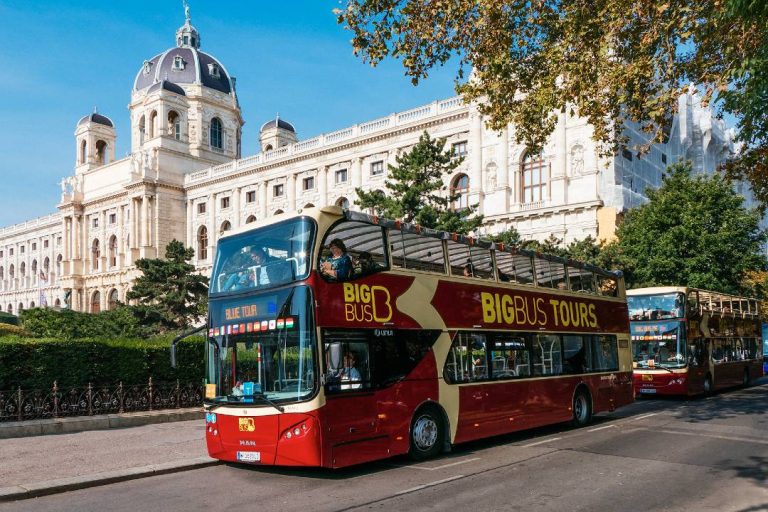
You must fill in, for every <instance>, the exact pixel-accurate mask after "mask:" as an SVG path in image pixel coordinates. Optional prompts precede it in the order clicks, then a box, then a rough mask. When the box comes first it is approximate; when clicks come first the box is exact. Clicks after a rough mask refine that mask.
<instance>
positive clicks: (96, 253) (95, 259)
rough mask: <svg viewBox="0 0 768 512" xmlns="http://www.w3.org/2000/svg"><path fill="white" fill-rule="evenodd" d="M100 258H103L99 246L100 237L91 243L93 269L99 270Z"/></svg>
mask: <svg viewBox="0 0 768 512" xmlns="http://www.w3.org/2000/svg"><path fill="white" fill-rule="evenodd" d="M99 258H101V249H100V248H99V239H98V238H97V239H96V240H94V241H93V244H91V262H92V265H93V270H99Z"/></svg>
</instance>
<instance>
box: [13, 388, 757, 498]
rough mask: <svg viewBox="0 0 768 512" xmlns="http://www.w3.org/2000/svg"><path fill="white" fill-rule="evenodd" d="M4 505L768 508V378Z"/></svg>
mask: <svg viewBox="0 0 768 512" xmlns="http://www.w3.org/2000/svg"><path fill="white" fill-rule="evenodd" d="M0 510H2V511H3V512H4V511H6V510H7V511H9V512H10V511H24V510H34V511H39V512H43V511H62V510H66V511H69V510H72V511H75V510H77V511H84V512H85V511H101V510H109V511H110V512H119V511H131V512H135V511H136V510H162V511H165V510H168V511H175V510H179V511H185V512H187V511H196V510H200V511H206V512H210V511H213V510H243V511H245V510H266V511H271V510H281V511H302V512H306V511H307V510H312V511H313V512H315V511H326V510H328V511H330V510H333V511H339V510H470V511H472V512H478V511H486V510H499V511H501V510H503V511H514V510H521V511H522V510H526V511H530V510H552V511H557V512H560V511H563V510H568V511H569V512H571V511H580V510H584V511H587V510H589V511H592V510H633V511H634V510H665V511H684V510H685V511H690V510H704V511H708V510H711V511H739V512H758V511H768V384H763V385H761V386H757V387H753V388H749V389H746V390H736V391H731V392H728V393H723V394H719V395H717V396H715V397H712V398H709V399H704V400H693V401H682V400H642V401H640V402H638V403H636V404H633V405H632V406H629V407H626V408H624V409H622V410H620V411H617V412H616V413H614V414H612V415H609V416H604V417H601V418H597V419H596V422H595V424H593V425H591V426H589V427H587V428H584V429H579V430H573V429H569V428H565V427H554V428H547V429H538V430H535V431H529V432H526V433H522V434H514V435H509V436H503V437H499V438H494V439H492V440H486V441H482V442H476V443H470V444H466V445H462V446H459V447H457V448H456V449H455V450H454V452H453V453H451V454H449V455H447V456H444V457H441V458H439V459H436V460H433V461H429V462H426V463H421V464H413V463H411V462H409V461H408V460H406V459H404V458H396V459H391V460H388V461H384V462H380V463H375V464H368V465H364V466H361V467H357V468H352V469H347V470H342V471H329V470H303V471H300V470H288V469H274V468H272V469H270V468H257V467H243V466H234V465H220V466H215V467H210V468H205V469H199V470H195V471H188V472H185V473H177V474H171V475H163V476H157V477H152V478H146V479H141V480H134V481H130V482H123V483H119V484H113V485H109V486H104V487H96V488H92V489H84V490H81V491H73V492H70V493H65V494H61V495H56V496H47V497H43V498H37V499H32V500H26V501H20V502H15V503H8V504H4V505H0Z"/></svg>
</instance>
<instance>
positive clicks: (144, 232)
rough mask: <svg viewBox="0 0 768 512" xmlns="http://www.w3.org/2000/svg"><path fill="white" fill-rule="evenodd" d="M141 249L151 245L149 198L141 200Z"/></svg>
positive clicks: (144, 197) (145, 197)
mask: <svg viewBox="0 0 768 512" xmlns="http://www.w3.org/2000/svg"><path fill="white" fill-rule="evenodd" d="M140 201H141V221H140V224H139V226H140V229H141V244H140V245H141V247H146V246H148V245H149V201H148V198H147V196H143V197H142V198H141V199H140Z"/></svg>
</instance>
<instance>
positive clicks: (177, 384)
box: [176, 379, 181, 409]
mask: <svg viewBox="0 0 768 512" xmlns="http://www.w3.org/2000/svg"><path fill="white" fill-rule="evenodd" d="M176 408H177V409H179V408H181V390H180V389H179V379H176Z"/></svg>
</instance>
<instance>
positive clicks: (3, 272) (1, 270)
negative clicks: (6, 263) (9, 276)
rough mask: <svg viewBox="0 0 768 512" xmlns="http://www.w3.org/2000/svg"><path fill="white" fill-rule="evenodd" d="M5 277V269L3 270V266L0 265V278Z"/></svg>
mask: <svg viewBox="0 0 768 512" xmlns="http://www.w3.org/2000/svg"><path fill="white" fill-rule="evenodd" d="M4 277H5V270H3V267H2V266H0V279H3V278H4Z"/></svg>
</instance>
